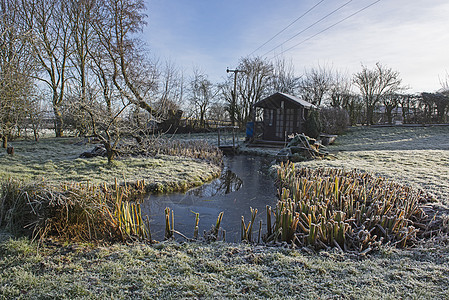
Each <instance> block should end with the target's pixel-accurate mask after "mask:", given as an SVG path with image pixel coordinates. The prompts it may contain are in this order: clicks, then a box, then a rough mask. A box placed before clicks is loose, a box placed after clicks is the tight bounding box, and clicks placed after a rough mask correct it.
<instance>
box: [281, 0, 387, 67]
mask: <svg viewBox="0 0 449 300" xmlns="http://www.w3.org/2000/svg"><path fill="white" fill-rule="evenodd" d="M380 1H381V0H377V1H374V2H373V3H371V4H369V5H367V6H365V7H363V8H361V9H359V10H358V11H356V12H354V13H352V14H350V15H349V16H347V17H345V18H343V19H341V20H340V21H338V22H336V23H334V24H332V25H330V26H328V27H326V28H324V29H323V30H321V31H319V32H317V33H315V34H314V35H312V36H310V37H308V38H306V39H304V40H302V41H301V42H299V43H297V44H296V45H294V46H292V47H290V48H288V49H286V50H284V51H282V52H281V53H279V54H276V55H275V56H273V58H272V59H274V58H276V57H278V56H279V55H282V54H284V53H285V52H287V51H290V50H291V49H293V48H295V47H297V46H299V45H301V44H303V43H305V42H307V41H309V40H311V39H312V38H314V37H316V36H317V35H319V34H321V33H323V32H325V31H327V30H329V29H331V28H332V27H335V26H337V25H338V24H340V23H342V22H344V21H346V20H347V19H349V18H351V17H353V16H355V15H357V14H359V13H361V12H362V11H364V10H366V9H368V8H370V7H371V6H373V5H374V4H376V3H378V2H380Z"/></svg>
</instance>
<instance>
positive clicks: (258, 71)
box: [236, 57, 273, 127]
mask: <svg viewBox="0 0 449 300" xmlns="http://www.w3.org/2000/svg"><path fill="white" fill-rule="evenodd" d="M238 69H239V70H242V71H243V72H242V74H241V75H240V76H239V77H238V80H237V94H238V100H237V109H236V111H237V112H236V113H237V120H238V121H239V124H240V126H241V127H242V126H244V125H245V124H246V122H248V121H249V120H251V119H252V118H253V113H254V104H255V103H256V102H257V101H259V100H261V99H262V98H263V97H265V96H268V93H269V92H270V82H271V80H272V78H273V65H272V64H271V63H270V62H269V61H267V60H264V59H262V58H260V57H254V58H242V60H241V61H240V64H239V66H238Z"/></svg>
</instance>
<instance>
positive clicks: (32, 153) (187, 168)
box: [0, 138, 221, 192]
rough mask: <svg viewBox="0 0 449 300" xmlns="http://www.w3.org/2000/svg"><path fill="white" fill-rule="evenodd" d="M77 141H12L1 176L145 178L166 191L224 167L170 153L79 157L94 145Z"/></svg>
mask: <svg viewBox="0 0 449 300" xmlns="http://www.w3.org/2000/svg"><path fill="white" fill-rule="evenodd" d="M77 142H79V141H78V140H77V139H74V138H64V139H55V138H48V139H41V140H40V141H39V142H34V141H30V140H26V141H17V142H13V143H11V144H12V145H13V146H14V148H15V154H14V155H13V156H10V155H7V154H6V153H2V154H0V166H1V167H0V180H4V179H8V178H13V179H17V180H24V181H42V180H43V181H45V182H47V183H49V184H54V183H60V182H69V181H74V182H83V181H89V182H91V183H94V184H96V183H103V182H106V183H113V182H114V179H115V178H117V179H118V180H119V181H126V182H135V181H137V180H145V182H146V183H147V184H148V185H149V189H150V190H155V191H158V192H166V191H173V190H185V189H186V188H189V187H192V186H197V185H200V184H203V183H204V182H207V181H210V180H211V179H212V178H214V177H217V176H218V175H219V173H220V170H221V168H220V166H218V165H215V164H212V163H209V162H206V161H202V160H198V159H195V158H191V157H180V156H171V155H155V156H150V157H127V158H121V159H118V160H116V161H114V163H113V164H112V165H108V164H107V159H106V158H104V157H94V158H90V159H83V158H78V156H79V155H80V154H81V153H83V152H85V151H90V150H91V149H92V148H93V147H94V146H93V145H92V144H87V145H85V144H82V143H77Z"/></svg>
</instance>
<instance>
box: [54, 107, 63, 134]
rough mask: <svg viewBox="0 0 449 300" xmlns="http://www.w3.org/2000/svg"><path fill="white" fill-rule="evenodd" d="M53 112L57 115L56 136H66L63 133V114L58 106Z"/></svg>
mask: <svg viewBox="0 0 449 300" xmlns="http://www.w3.org/2000/svg"><path fill="white" fill-rule="evenodd" d="M53 112H54V114H55V134H56V137H62V136H63V135H64V132H63V128H62V127H63V123H64V121H63V119H62V113H61V110H60V109H59V107H58V106H53Z"/></svg>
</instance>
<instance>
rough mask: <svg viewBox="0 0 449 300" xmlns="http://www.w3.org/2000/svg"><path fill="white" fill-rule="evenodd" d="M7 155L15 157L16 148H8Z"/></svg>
mask: <svg viewBox="0 0 449 300" xmlns="http://www.w3.org/2000/svg"><path fill="white" fill-rule="evenodd" d="M6 153H8V154H9V155H14V147H12V146H8V147H7V148H6Z"/></svg>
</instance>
